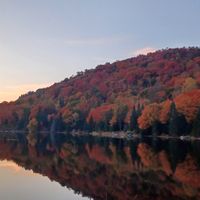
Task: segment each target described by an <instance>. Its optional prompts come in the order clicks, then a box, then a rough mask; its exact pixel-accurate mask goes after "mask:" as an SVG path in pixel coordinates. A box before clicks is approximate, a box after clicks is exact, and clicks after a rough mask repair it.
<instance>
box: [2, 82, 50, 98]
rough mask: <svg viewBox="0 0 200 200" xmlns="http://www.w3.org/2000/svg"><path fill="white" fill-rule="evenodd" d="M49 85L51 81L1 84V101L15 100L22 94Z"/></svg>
mask: <svg viewBox="0 0 200 200" xmlns="http://www.w3.org/2000/svg"><path fill="white" fill-rule="evenodd" d="M48 86H50V84H49V83H40V84H24V85H10V86H0V102H3V101H14V100H16V99H17V98H18V97H19V96H21V95H22V94H26V93H27V92H29V91H35V90H37V89H40V88H45V87H48Z"/></svg>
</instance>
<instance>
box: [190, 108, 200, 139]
mask: <svg viewBox="0 0 200 200" xmlns="http://www.w3.org/2000/svg"><path fill="white" fill-rule="evenodd" d="M191 135H192V136H194V137H200V109H199V112H198V114H197V117H196V119H195V121H194V123H193V127H192V132H191Z"/></svg>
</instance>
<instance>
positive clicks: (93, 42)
mask: <svg viewBox="0 0 200 200" xmlns="http://www.w3.org/2000/svg"><path fill="white" fill-rule="evenodd" d="M121 41H124V38H123V37H110V38H108V37H107V38H74V39H73V38H72V39H66V40H64V44H66V45H69V46H85V45H90V46H98V45H106V44H114V43H119V42H121Z"/></svg>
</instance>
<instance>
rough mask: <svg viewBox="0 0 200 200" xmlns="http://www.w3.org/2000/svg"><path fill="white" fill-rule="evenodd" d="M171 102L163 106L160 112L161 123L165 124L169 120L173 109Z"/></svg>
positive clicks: (168, 101) (165, 102) (164, 103)
mask: <svg viewBox="0 0 200 200" xmlns="http://www.w3.org/2000/svg"><path fill="white" fill-rule="evenodd" d="M171 103H172V101H171V100H166V101H164V102H163V103H162V104H161V110H160V117H159V118H160V122H161V123H163V124H165V123H167V121H168V120H169V113H170V108H171Z"/></svg>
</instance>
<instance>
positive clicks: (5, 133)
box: [0, 130, 200, 141]
mask: <svg viewBox="0 0 200 200" xmlns="http://www.w3.org/2000/svg"><path fill="white" fill-rule="evenodd" d="M38 133H41V134H52V133H51V132H50V131H38ZM17 134H23V135H27V134H28V131H20V130H0V137H2V136H3V137H6V136H7V137H8V136H16V135H17ZM53 134H63V135H68V134H70V135H73V136H84V135H90V136H94V137H105V138H116V139H127V140H133V139H142V138H152V139H162V140H169V139H176V140H182V141H200V137H194V136H190V135H185V136H170V135H168V134H164V133H163V134H161V135H158V136H153V135H141V134H139V133H135V132H131V131H128V132H123V131H120V132H97V131H93V132H83V131H72V132H58V131H57V132H54V133H53Z"/></svg>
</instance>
